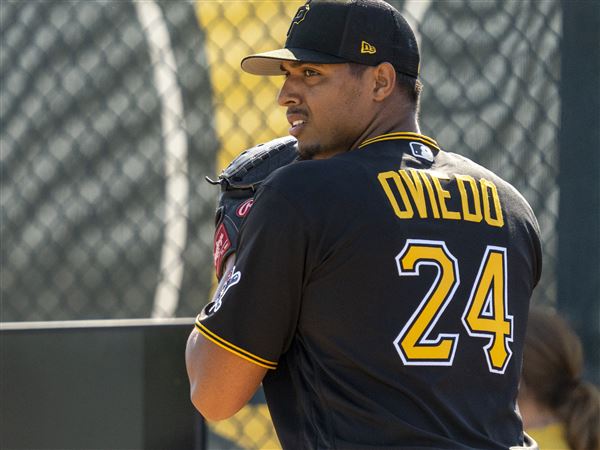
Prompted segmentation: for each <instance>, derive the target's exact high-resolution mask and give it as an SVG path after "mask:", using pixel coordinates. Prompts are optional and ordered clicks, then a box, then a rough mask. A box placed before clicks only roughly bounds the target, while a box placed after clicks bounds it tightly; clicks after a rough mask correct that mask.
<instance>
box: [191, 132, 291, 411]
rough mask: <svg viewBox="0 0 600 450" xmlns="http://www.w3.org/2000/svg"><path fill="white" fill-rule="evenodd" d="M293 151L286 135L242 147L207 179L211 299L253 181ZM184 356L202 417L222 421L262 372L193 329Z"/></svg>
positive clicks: (227, 265)
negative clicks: (211, 190)
mask: <svg viewBox="0 0 600 450" xmlns="http://www.w3.org/2000/svg"><path fill="white" fill-rule="evenodd" d="M297 156H298V152H297V144H296V140H295V139H293V138H291V137H289V136H288V137H284V138H279V139H274V140H273V141H270V142H267V143H264V144H260V145H257V146H255V147H253V148H251V149H248V150H246V151H244V152H242V153H241V154H240V155H239V156H238V157H237V158H235V159H234V160H233V161H232V162H231V164H229V166H228V167H227V168H226V169H225V170H224V171H223V172H222V173H221V174H220V175H219V179H218V181H212V180H209V181H210V182H211V183H213V184H217V185H219V186H220V188H221V195H220V197H219V205H218V208H217V211H216V218H215V226H216V230H215V237H214V263H215V273H216V275H217V278H218V279H219V280H220V281H219V285H218V286H217V289H216V291H215V298H214V299H213V302H214V301H215V300H216V296H220V295H221V292H224V291H226V290H227V286H226V284H227V283H228V282H229V276H228V275H229V274H230V272H231V271H232V269H233V265H234V261H235V252H236V251H237V245H238V233H239V231H240V228H241V225H242V223H243V222H244V221H245V218H246V215H247V214H248V212H249V210H250V208H251V206H252V204H253V201H254V195H255V193H256V190H257V188H258V186H259V185H260V184H261V183H262V182H263V181H264V180H265V178H267V176H268V175H270V174H271V173H272V172H273V171H274V170H276V169H278V168H280V167H282V166H285V165H287V164H290V163H291V162H292V161H294V160H295V159H296V158H297ZM219 301H220V300H219ZM185 357H186V366H187V371H188V377H189V380H190V392H191V398H192V403H193V404H194V406H195V407H196V408H197V409H198V410H199V411H200V412H201V413H202V415H203V416H204V417H205V418H206V419H208V420H222V419H226V418H228V417H230V416H232V415H233V414H235V413H236V412H237V411H238V410H239V409H241V408H242V407H243V406H244V405H245V404H246V403H247V402H248V400H250V398H251V397H252V395H253V394H254V392H256V389H257V388H258V386H259V385H260V383H261V381H262V379H263V377H264V376H265V373H266V371H267V369H266V368H264V367H262V366H260V365H257V364H254V363H252V362H250V361H247V360H246V359H244V358H241V357H240V356H237V355H236V354H235V353H232V352H230V351H228V350H225V349H224V348H222V347H220V346H219V345H217V344H215V343H214V342H213V341H211V340H209V339H208V338H206V337H204V336H203V335H202V334H201V333H200V332H198V331H197V330H196V329H194V330H193V331H192V333H191V335H190V337H189V339H188V343H187V347H186V355H185Z"/></svg>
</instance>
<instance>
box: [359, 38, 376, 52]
mask: <svg viewBox="0 0 600 450" xmlns="http://www.w3.org/2000/svg"><path fill="white" fill-rule="evenodd" d="M360 52H361V53H368V54H369V55H374V54H375V53H377V49H376V48H375V46H374V45H371V44H369V43H368V42H366V41H362V43H361V46H360Z"/></svg>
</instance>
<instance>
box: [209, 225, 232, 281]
mask: <svg viewBox="0 0 600 450" xmlns="http://www.w3.org/2000/svg"><path fill="white" fill-rule="evenodd" d="M230 247H231V241H230V240H229V236H228V235H227V230H226V229H225V224H223V223H221V225H219V227H218V228H217V231H215V244H214V248H213V258H214V261H215V270H216V272H217V277H219V278H221V270H222V267H221V264H222V263H223V256H225V253H226V252H227V250H229V248H230Z"/></svg>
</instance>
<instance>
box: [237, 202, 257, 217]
mask: <svg viewBox="0 0 600 450" xmlns="http://www.w3.org/2000/svg"><path fill="white" fill-rule="evenodd" d="M253 204H254V199H253V198H249V199H248V200H246V201H245V202H244V203H242V204H241V205H240V206H238V209H236V211H235V213H236V214H237V215H238V217H246V215H248V213H249V212H250V208H252V205H253Z"/></svg>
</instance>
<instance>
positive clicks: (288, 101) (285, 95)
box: [277, 77, 301, 106]
mask: <svg viewBox="0 0 600 450" xmlns="http://www.w3.org/2000/svg"><path fill="white" fill-rule="evenodd" d="M277 103H279V105H280V106H294V105H299V104H300V103H301V100H300V95H299V94H298V92H297V89H295V88H294V83H293V82H292V81H291V77H290V78H287V79H286V80H285V82H284V83H283V86H282V87H281V90H280V91H279V95H278V96H277Z"/></svg>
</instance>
